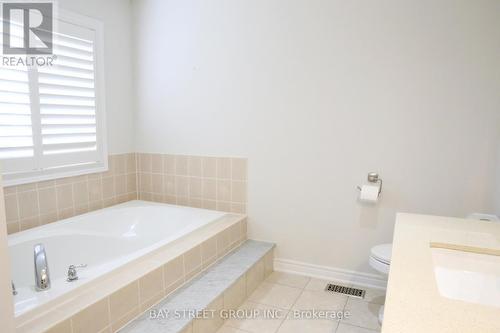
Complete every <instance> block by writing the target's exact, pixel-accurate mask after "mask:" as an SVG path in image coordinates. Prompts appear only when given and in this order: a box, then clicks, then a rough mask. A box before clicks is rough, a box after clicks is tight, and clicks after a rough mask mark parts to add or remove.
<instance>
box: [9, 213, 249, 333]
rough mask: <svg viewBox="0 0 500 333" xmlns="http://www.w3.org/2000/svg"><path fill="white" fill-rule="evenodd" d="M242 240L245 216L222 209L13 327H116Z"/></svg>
mask: <svg viewBox="0 0 500 333" xmlns="http://www.w3.org/2000/svg"><path fill="white" fill-rule="evenodd" d="M245 240H246V218H245V216H243V215H236V214H227V215H225V216H224V217H222V218H221V219H219V220H217V221H215V222H213V223H210V224H208V225H206V226H204V227H202V228H200V229H199V230H196V231H195V232H193V233H191V234H188V235H186V236H185V237H183V238H180V239H178V240H176V241H174V242H172V243H169V244H167V245H165V246H164V247H162V248H160V249H158V250H156V251H154V252H151V253H149V254H147V255H145V256H144V257H141V258H140V259H138V260H136V261H133V262H131V263H129V264H127V265H124V266H122V267H120V268H118V269H117V270H115V271H113V272H110V273H109V274H107V275H104V276H102V277H101V278H98V279H97V280H95V281H91V282H89V283H88V284H87V287H86V288H79V289H78V290H75V292H74V293H72V294H71V295H64V296H63V297H62V298H61V299H60V300H57V302H53V303H51V304H48V305H47V306H44V308H43V309H34V310H33V311H32V312H29V313H26V314H22V315H20V316H19V317H16V332H23V333H28V332H29V333H39V332H50V333H55V332H65V333H76V332H84V333H93V332H94V333H97V332H109V331H116V330H117V329H119V328H120V327H122V326H123V325H124V324H125V323H127V322H128V321H130V320H131V319H133V318H134V317H136V316H137V315H139V314H140V313H142V312H144V311H145V310H146V309H148V308H149V307H150V306H152V305H153V304H155V303H157V302H158V301H159V300H160V299H162V298H163V297H165V295H168V294H170V293H171V292H172V291H173V290H175V289H176V288H178V287H180V286H181V285H183V284H184V283H185V282H186V281H188V280H190V279H191V278H193V277H195V276H196V275H197V274H198V273H199V272H201V271H202V270H204V269H206V268H208V267H209V266H210V265H212V264H213V263H214V262H216V260H218V259H220V258H222V257H224V256H225V255H226V254H227V253H229V251H231V250H233V249H235V248H237V247H238V246H239V245H241V244H242V243H243V242H244V241H245Z"/></svg>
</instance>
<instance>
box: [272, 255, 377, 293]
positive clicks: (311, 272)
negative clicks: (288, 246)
mask: <svg viewBox="0 0 500 333" xmlns="http://www.w3.org/2000/svg"><path fill="white" fill-rule="evenodd" d="M274 270H275V271H278V272H285V273H292V274H298V275H304V276H309V277H314V278H317V279H323V280H331V281H337V282H342V283H346V284H356V285H358V286H363V287H369V288H376V289H386V287H387V279H385V278H384V277H382V276H380V275H377V274H369V273H361V272H356V271H350V270H346V269H340V268H335V267H328V266H320V265H313V264H308V263H305V262H299V261H294V260H288V259H280V258H276V259H274Z"/></svg>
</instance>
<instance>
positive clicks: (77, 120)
mask: <svg viewBox="0 0 500 333" xmlns="http://www.w3.org/2000/svg"><path fill="white" fill-rule="evenodd" d="M90 124H95V117H93V116H89V117H84V116H78V117H72V116H66V115H65V116H61V115H58V116H42V130H43V127H44V126H45V125H90Z"/></svg>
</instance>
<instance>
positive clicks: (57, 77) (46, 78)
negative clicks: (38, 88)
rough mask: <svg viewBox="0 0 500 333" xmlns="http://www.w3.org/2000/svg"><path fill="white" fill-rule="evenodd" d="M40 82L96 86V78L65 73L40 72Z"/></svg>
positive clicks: (73, 85)
mask: <svg viewBox="0 0 500 333" xmlns="http://www.w3.org/2000/svg"><path fill="white" fill-rule="evenodd" d="M38 78H39V81H40V83H50V84H59V85H66V86H72V87H87V88H94V79H93V78H92V79H88V78H80V77H73V76H70V75H66V74H63V73H50V74H45V73H39V75H38Z"/></svg>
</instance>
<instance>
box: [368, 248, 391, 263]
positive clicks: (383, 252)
mask: <svg viewBox="0 0 500 333" xmlns="http://www.w3.org/2000/svg"><path fill="white" fill-rule="evenodd" d="M371 253H372V257H374V258H375V259H377V260H378V261H381V262H383V263H386V264H390V263H391V255H392V244H381V245H376V246H374V247H372V249H371Z"/></svg>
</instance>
